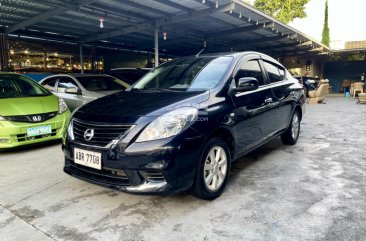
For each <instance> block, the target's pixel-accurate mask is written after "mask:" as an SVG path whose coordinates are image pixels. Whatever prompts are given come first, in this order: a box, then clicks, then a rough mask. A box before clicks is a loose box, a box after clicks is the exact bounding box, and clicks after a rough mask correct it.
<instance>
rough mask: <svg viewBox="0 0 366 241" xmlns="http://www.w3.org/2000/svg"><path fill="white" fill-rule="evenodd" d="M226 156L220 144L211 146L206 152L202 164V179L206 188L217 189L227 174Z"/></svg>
mask: <svg viewBox="0 0 366 241" xmlns="http://www.w3.org/2000/svg"><path fill="white" fill-rule="evenodd" d="M227 167H228V166H227V156H226V152H225V150H224V149H223V148H222V147H220V146H213V147H212V148H211V150H210V151H209V152H208V155H207V157H206V160H205V166H204V169H203V171H204V175H203V176H204V180H205V185H206V187H207V189H208V190H210V191H212V192H214V191H217V190H218V189H219V188H220V187H221V185H222V184H223V183H224V181H225V178H226V175H227Z"/></svg>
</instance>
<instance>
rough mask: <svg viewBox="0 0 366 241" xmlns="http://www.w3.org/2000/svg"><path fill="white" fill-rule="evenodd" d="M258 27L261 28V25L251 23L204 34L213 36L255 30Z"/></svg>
mask: <svg viewBox="0 0 366 241" xmlns="http://www.w3.org/2000/svg"><path fill="white" fill-rule="evenodd" d="M260 28H262V25H251V26H245V27H239V28H232V29H228V30H223V31H216V32H211V33H207V34H205V36H206V37H207V38H210V37H215V36H220V35H230V34H237V33H242V32H248V31H253V30H257V29H260Z"/></svg>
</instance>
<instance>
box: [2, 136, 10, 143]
mask: <svg viewBox="0 0 366 241" xmlns="http://www.w3.org/2000/svg"><path fill="white" fill-rule="evenodd" d="M1 143H11V140H10V138H7V137H0V144H1Z"/></svg>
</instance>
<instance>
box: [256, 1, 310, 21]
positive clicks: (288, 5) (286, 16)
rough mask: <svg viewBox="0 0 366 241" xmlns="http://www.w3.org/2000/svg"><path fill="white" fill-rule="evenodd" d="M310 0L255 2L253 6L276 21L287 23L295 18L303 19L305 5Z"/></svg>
mask: <svg viewBox="0 0 366 241" xmlns="http://www.w3.org/2000/svg"><path fill="white" fill-rule="evenodd" d="M309 1H310V0H255V2H254V6H255V7H256V8H257V9H259V10H261V11H262V12H265V13H266V14H268V15H271V16H272V17H274V18H277V19H278V20H280V21H282V22H284V23H286V24H287V23H289V22H291V21H292V20H294V19H295V18H305V17H306V12H305V5H306V4H307V3H308V2H309Z"/></svg>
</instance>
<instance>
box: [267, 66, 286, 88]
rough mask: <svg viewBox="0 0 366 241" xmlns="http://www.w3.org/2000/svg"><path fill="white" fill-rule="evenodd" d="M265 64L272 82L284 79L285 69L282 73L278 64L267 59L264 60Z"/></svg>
mask: <svg viewBox="0 0 366 241" xmlns="http://www.w3.org/2000/svg"><path fill="white" fill-rule="evenodd" d="M263 65H264V68H265V69H266V71H267V73H268V77H269V81H270V83H276V82H279V81H282V80H283V78H284V75H285V73H284V71H283V73H282V74H281V73H280V70H279V69H278V67H277V66H276V65H274V64H272V63H269V62H267V61H263Z"/></svg>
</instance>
